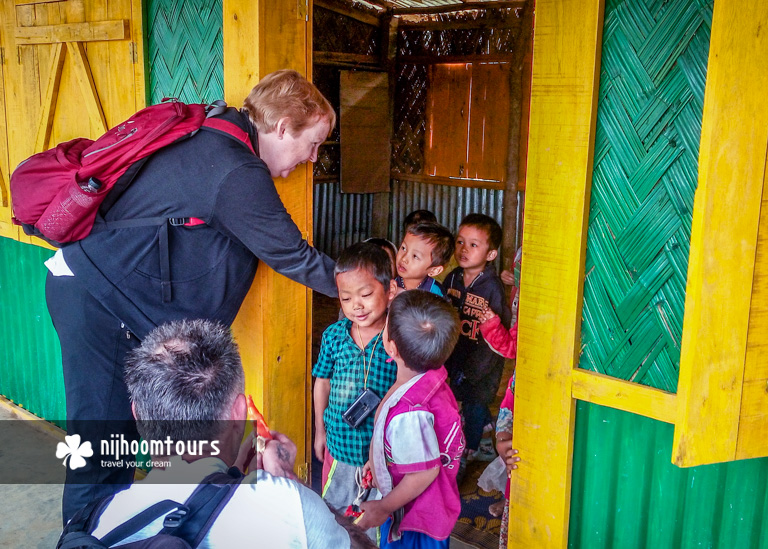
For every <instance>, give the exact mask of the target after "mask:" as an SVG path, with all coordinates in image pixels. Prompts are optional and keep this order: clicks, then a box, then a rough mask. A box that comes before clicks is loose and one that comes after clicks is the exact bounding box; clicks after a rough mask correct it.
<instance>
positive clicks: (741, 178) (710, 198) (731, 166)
mask: <svg viewBox="0 0 768 549" xmlns="http://www.w3.org/2000/svg"><path fill="white" fill-rule="evenodd" d="M766 28H768V11H766V9H765V5H764V4H763V3H760V2H757V3H742V2H737V3H733V2H715V8H714V12H713V14H712V35H711V40H710V45H709V61H708V66H707V83H706V90H705V94H704V115H703V120H702V127H701V146H700V149H699V150H700V152H699V185H698V189H697V191H696V198H695V201H694V206H693V224H692V228H691V253H690V259H689V263H688V284H687V286H686V296H685V318H684V320H683V338H682V347H681V354H680V378H679V384H678V398H679V399H680V408H679V416H678V421H677V422H676V426H675V436H674V441H673V449H672V460H673V463H675V464H677V465H679V466H682V467H688V466H693V465H701V464H705V463H716V462H722V461H729V460H733V459H735V457H736V446H737V440H738V436H739V411H740V407H741V401H742V383H743V380H744V367H745V355H746V351H747V334H748V328H749V315H750V302H751V297H752V287H753V280H754V276H755V257H756V249H757V237H758V226H759V218H760V203H761V197H762V192H763V180H764V177H765V158H766V150H767V149H768V109H766V108H765V90H766V89H768V35H766V32H765V29H766Z"/></svg>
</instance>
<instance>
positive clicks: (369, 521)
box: [355, 499, 389, 530]
mask: <svg viewBox="0 0 768 549" xmlns="http://www.w3.org/2000/svg"><path fill="white" fill-rule="evenodd" d="M360 509H361V510H362V511H363V514H362V515H360V518H359V519H358V520H356V521H355V524H356V525H358V526H359V527H360V528H362V529H363V530H368V528H376V527H377V526H381V525H382V524H384V522H385V521H386V520H387V518H389V512H387V510H386V508H385V507H384V504H383V503H382V502H381V500H380V499H377V500H371V501H364V502H363V503H361V504H360Z"/></svg>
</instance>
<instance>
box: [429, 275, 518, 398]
mask: <svg viewBox="0 0 768 549" xmlns="http://www.w3.org/2000/svg"><path fill="white" fill-rule="evenodd" d="M463 275H464V270H463V269H462V268H461V267H458V268H456V269H454V270H453V271H451V272H450V273H449V274H448V276H447V277H445V280H444V281H443V292H444V293H445V295H446V296H447V297H448V298H449V299H450V300H451V303H453V306H454V307H456V308H457V309H458V311H459V320H460V322H461V329H460V332H459V341H458V343H456V347H455V348H454V349H453V353H452V354H451V356H450V357H449V358H448V360H447V361H446V367H447V369H448V372H449V373H450V375H451V382H452V383H453V384H454V385H455V384H457V383H461V382H462V380H464V382H465V383H469V384H470V385H471V386H473V387H474V388H475V389H477V390H478V391H479V392H480V393H487V392H490V393H491V394H489V395H486V394H483V395H482V396H483V397H484V398H482V399H481V400H487V398H490V399H491V400H492V398H493V394H495V392H496V389H497V388H498V384H499V378H500V376H501V372H502V370H503V369H504V357H502V356H500V355H498V354H496V353H495V352H493V350H491V348H490V347H489V346H488V344H487V343H486V342H485V340H484V339H483V336H482V334H481V333H480V320H479V318H480V313H481V311H482V308H483V305H484V304H487V305H488V306H489V307H490V308H491V310H493V311H494V312H495V313H496V314H497V315H499V317H501V322H502V324H504V327H505V328H507V329H508V328H509V322H510V320H511V318H512V312H511V311H510V309H509V305H508V304H507V298H506V296H505V294H504V285H503V284H502V282H501V279H500V278H499V276H498V275H497V274H496V269H495V268H494V267H493V265H492V264H490V263H489V264H488V265H487V266H486V267H485V270H483V272H482V273H480V274H479V275H478V276H477V278H475V280H473V281H472V283H471V284H470V285H469V287H468V288H465V287H464V276H463ZM477 396H480V395H477Z"/></svg>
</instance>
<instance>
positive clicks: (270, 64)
mask: <svg viewBox="0 0 768 549" xmlns="http://www.w3.org/2000/svg"><path fill="white" fill-rule="evenodd" d="M310 7H311V4H310ZM303 12H304V10H303V8H302V9H299V7H298V6H297V4H296V3H295V2H286V1H285V0H224V2H223V34H224V98H225V100H226V101H227V102H228V103H229V104H230V105H239V104H242V101H243V98H245V97H246V96H247V95H248V93H249V92H250V91H251V89H252V87H253V86H254V85H256V84H257V83H258V81H259V80H260V79H261V78H263V77H264V76H266V75H267V74H269V73H271V72H273V71H276V70H278V69H285V68H288V69H294V70H296V71H298V72H299V73H301V74H303V75H304V76H310V75H311V67H310V63H311V59H312V36H311V24H310V22H309V21H307V19H306V18H305V16H304V13H303ZM308 15H309V16H310V17H311V13H309V14H308ZM311 183H312V172H311V167H309V168H308V167H307V165H301V166H299V167H298V168H296V169H295V170H294V171H293V173H291V174H290V176H289V177H287V178H280V179H278V180H277V181H276V187H277V189H278V192H279V193H280V197H281V199H282V201H283V203H284V204H285V207H286V209H287V210H288V212H289V213H290V215H291V217H292V218H293V221H294V222H295V223H296V225H297V226H298V228H299V230H300V231H301V233H302V235H303V236H304V238H307V237H309V235H310V234H311V232H312V230H311V215H312V184H311ZM310 294H311V291H310V290H308V289H307V288H306V287H304V286H302V285H300V284H297V283H296V282H293V281H291V280H289V279H287V278H286V277H284V276H282V275H279V274H277V273H276V272H275V271H273V270H272V269H270V268H269V267H268V266H267V265H260V266H259V268H258V270H257V271H256V277H255V279H254V282H253V285H252V287H251V290H250V292H249V294H248V296H247V297H246V299H245V301H244V302H243V305H242V306H241V307H240V311H239V313H238V316H237V318H236V319H235V322H234V324H233V325H232V330H233V333H234V334H235V337H236V338H237V341H238V343H239V345H240V352H241V355H242V358H243V367H244V368H245V384H246V391H247V392H249V393H251V394H252V395H253V397H254V399H255V400H256V404H257V406H258V405H261V406H262V412H264V415H265V416H266V418H267V421H268V422H269V423H270V425H272V426H274V428H275V429H278V430H280V431H282V432H284V433H285V434H286V435H288V436H289V437H290V438H291V439H292V440H293V441H294V442H295V443H296V445H297V446H298V454H297V459H296V464H297V468H298V470H299V472H300V473H302V474H304V473H306V472H307V471H308V467H307V465H306V464H307V463H308V462H309V460H310V459H311V451H312V445H311V444H310V440H309V438H308V433H309V430H308V427H309V425H310V421H309V420H310V414H311V406H310V401H309V399H310V396H311V392H309V391H308V387H309V386H310V383H311V376H310V364H309V361H308V360H307V357H308V356H309V347H310V340H311V336H310V335H309V334H311V326H310V325H309V319H310V311H311V306H309V305H310V303H311V302H310V299H311V297H310ZM286 395H290V399H291V401H290V406H286V405H285V404H286Z"/></svg>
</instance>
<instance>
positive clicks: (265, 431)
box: [248, 395, 272, 441]
mask: <svg viewBox="0 0 768 549" xmlns="http://www.w3.org/2000/svg"><path fill="white" fill-rule="evenodd" d="M248 419H250V420H251V421H252V422H253V428H254V429H256V435H257V436H260V437H261V438H263V439H264V440H265V441H266V440H272V434H271V433H270V432H269V427H267V422H266V421H264V416H263V415H261V412H259V409H258V408H256V405H255V404H254V403H253V398H252V397H251V395H248Z"/></svg>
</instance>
